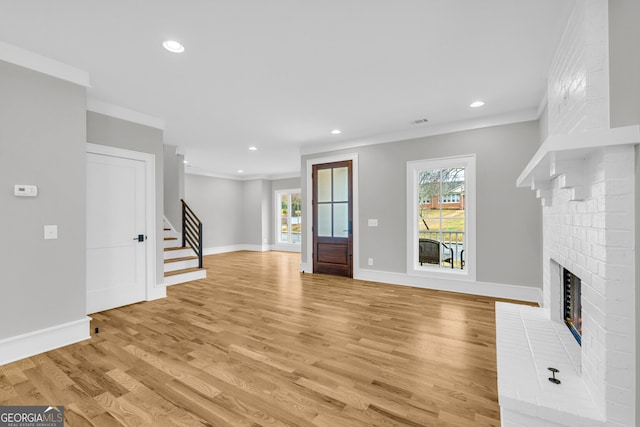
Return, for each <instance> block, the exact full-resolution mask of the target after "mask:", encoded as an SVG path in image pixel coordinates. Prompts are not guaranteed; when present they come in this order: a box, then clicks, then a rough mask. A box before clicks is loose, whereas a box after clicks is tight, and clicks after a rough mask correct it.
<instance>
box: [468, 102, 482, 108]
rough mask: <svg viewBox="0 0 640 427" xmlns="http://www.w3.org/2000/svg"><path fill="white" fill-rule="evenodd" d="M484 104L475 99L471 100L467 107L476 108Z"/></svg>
mask: <svg viewBox="0 0 640 427" xmlns="http://www.w3.org/2000/svg"><path fill="white" fill-rule="evenodd" d="M483 105H484V102H482V101H475V102H472V103H471V104H469V107H471V108H478V107H482V106H483Z"/></svg>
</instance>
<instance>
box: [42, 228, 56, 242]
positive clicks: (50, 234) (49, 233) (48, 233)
mask: <svg viewBox="0 0 640 427" xmlns="http://www.w3.org/2000/svg"><path fill="white" fill-rule="evenodd" d="M57 238H58V226H57V225H45V226H44V240H52V239H57Z"/></svg>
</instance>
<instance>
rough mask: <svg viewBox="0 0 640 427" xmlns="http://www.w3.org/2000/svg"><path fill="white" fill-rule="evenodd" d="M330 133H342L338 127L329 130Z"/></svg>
mask: <svg viewBox="0 0 640 427" xmlns="http://www.w3.org/2000/svg"><path fill="white" fill-rule="evenodd" d="M331 133H332V134H334V135H340V134H341V133H342V131H341V130H340V129H334V130H332V131H331Z"/></svg>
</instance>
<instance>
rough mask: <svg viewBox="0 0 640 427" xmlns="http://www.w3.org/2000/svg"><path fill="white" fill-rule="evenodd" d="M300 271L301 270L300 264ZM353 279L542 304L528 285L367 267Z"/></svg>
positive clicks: (540, 297)
mask: <svg viewBox="0 0 640 427" xmlns="http://www.w3.org/2000/svg"><path fill="white" fill-rule="evenodd" d="M301 271H303V270H302V264H301ZM304 271H307V270H304ZM309 272H311V271H309ZM354 279H359V280H368V281H371V282H381V283H389V284H393V285H403V286H413V287H416V288H425V289H435V290H440V291H449V292H460V293H463V294H471V295H482V296H487V297H494V298H504V299H512V300H518V301H529V302H536V303H538V304H540V305H542V289H540V288H534V287H530V286H518V285H507V284H503V283H489V282H477V281H473V282H471V281H466V280H457V279H455V278H452V279H440V278H438V279H434V278H432V277H422V276H411V275H409V274H405V273H392V272H388V271H377V270H368V269H360V270H359V271H358V272H356V273H355V274H354Z"/></svg>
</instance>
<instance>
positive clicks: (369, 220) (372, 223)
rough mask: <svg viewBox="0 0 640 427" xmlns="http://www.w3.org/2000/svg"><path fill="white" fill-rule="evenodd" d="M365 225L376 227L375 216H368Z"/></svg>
mask: <svg viewBox="0 0 640 427" xmlns="http://www.w3.org/2000/svg"><path fill="white" fill-rule="evenodd" d="M367 225H368V226H369V227H377V226H378V220H377V219H376V218H369V219H368V220H367Z"/></svg>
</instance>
